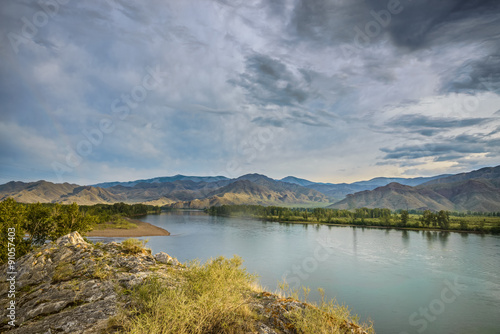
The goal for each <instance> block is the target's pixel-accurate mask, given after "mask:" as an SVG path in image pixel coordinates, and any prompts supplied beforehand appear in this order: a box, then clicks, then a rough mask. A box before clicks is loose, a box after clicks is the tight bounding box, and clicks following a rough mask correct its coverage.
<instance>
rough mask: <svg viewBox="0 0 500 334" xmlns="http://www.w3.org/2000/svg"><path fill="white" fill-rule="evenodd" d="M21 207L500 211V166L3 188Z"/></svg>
mask: <svg viewBox="0 0 500 334" xmlns="http://www.w3.org/2000/svg"><path fill="white" fill-rule="evenodd" d="M7 197H13V198H14V199H16V200H17V201H19V202H25V203H33V202H42V203H72V202H76V203H78V204H81V205H91V204H97V203H108V204H111V203H117V202H125V203H146V204H152V205H160V206H169V207H175V208H205V207H208V206H212V205H223V204H259V205H286V206H318V207H319V206H321V207H325V206H328V207H330V208H338V209H354V208H359V207H369V208H374V207H379V208H389V209H391V210H397V209H430V210H434V211H437V210H451V211H467V210H470V211H482V212H491V211H500V166H497V167H487V168H482V169H479V170H476V171H472V172H468V173H461V174H455V175H452V174H444V175H438V176H433V177H419V178H385V177H377V178H374V179H371V180H367V181H359V182H354V183H339V184H334V183H318V182H312V181H309V180H305V179H301V178H297V177H294V176H287V177H285V178H283V179H281V180H275V179H271V178H269V177H267V176H265V175H261V174H247V175H243V176H240V177H238V178H234V179H230V178H227V177H224V176H185V175H175V176H169V177H156V178H152V179H143V180H136V181H128V182H106V183H99V184H94V185H86V186H80V185H77V184H70V183H60V184H56V183H51V182H47V181H43V180H40V181H37V182H29V183H25V182H19V181H18V182H15V181H12V182H9V183H6V184H3V185H0V200H4V199H5V198H7Z"/></svg>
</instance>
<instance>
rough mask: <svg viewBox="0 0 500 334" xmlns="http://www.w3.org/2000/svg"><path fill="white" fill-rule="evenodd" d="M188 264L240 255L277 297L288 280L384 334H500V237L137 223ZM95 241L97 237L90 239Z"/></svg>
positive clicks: (169, 216) (185, 220) (180, 215)
mask: <svg viewBox="0 0 500 334" xmlns="http://www.w3.org/2000/svg"><path fill="white" fill-rule="evenodd" d="M140 219H141V220H143V221H146V222H149V223H151V224H154V225H156V226H159V227H162V228H165V229H166V230H168V231H169V232H170V233H171V236H166V237H165V236H164V237H149V238H147V239H149V243H148V246H149V247H150V248H151V249H152V250H153V252H154V253H157V252H160V251H164V252H167V253H169V254H170V255H172V256H175V257H177V258H178V259H179V261H181V262H184V261H188V260H191V259H195V258H197V259H200V260H201V261H205V260H206V259H208V258H210V257H216V256H219V255H223V256H226V257H231V256H233V254H237V255H239V256H241V257H242V258H243V260H244V266H245V267H246V268H247V269H248V271H250V272H252V273H256V274H258V275H259V280H260V283H261V284H262V285H263V286H264V287H266V288H267V289H268V290H270V291H275V290H277V288H278V285H277V282H278V281H282V280H283V278H284V277H286V280H287V282H288V283H289V285H290V286H292V287H297V286H299V285H303V286H308V287H310V288H311V294H310V299H313V300H317V299H318V298H319V296H318V293H317V291H316V290H317V288H319V287H321V288H323V289H324V290H325V292H326V296H327V297H328V298H336V300H337V301H338V302H339V303H344V304H346V305H348V306H349V308H350V309H351V310H352V311H353V312H354V313H356V314H358V315H359V316H360V318H361V320H362V321H364V320H367V319H371V320H373V322H374V327H375V330H376V332H377V333H396V334H412V333H429V334H430V333H440V334H443V333H467V334H469V333H496V334H498V333H500V237H499V236H492V235H476V234H461V233H447V232H428V231H425V232H424V231H401V230H389V229H369V228H356V227H338V226H324V225H303V224H285V223H272V222H262V221H258V220H251V219H238V218H226V217H212V216H208V215H206V214H204V213H202V212H196V211H179V212H168V213H163V214H161V215H148V216H144V217H141V218H140ZM92 239H98V238H92Z"/></svg>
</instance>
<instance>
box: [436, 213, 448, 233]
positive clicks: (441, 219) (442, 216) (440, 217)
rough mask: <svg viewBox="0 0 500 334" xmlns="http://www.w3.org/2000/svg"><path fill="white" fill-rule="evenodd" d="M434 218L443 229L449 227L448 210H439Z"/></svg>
mask: <svg viewBox="0 0 500 334" xmlns="http://www.w3.org/2000/svg"><path fill="white" fill-rule="evenodd" d="M436 218H437V222H438V224H439V226H440V227H441V228H442V229H443V230H447V229H449V228H450V213H449V212H448V211H444V210H441V211H439V212H438V214H437V217H436Z"/></svg>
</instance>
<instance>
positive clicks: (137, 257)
mask: <svg viewBox="0 0 500 334" xmlns="http://www.w3.org/2000/svg"><path fill="white" fill-rule="evenodd" d="M16 268H17V277H16V297H15V301H16V320H15V323H16V327H11V326H10V325H8V323H7V321H9V319H8V318H6V317H5V312H6V309H7V306H8V303H9V302H10V300H11V299H10V298H9V297H8V290H9V284H8V283H7V281H6V278H7V277H6V273H7V271H8V270H7V265H6V264H4V265H2V266H1V267H0V307H1V309H2V313H3V314H2V323H0V332H4V331H8V332H9V333H16V334H35V333H45V334H48V333H110V332H114V331H115V329H117V328H113V327H112V326H111V325H110V322H109V320H110V319H111V318H112V317H114V316H115V315H117V313H118V310H119V309H123V308H126V307H127V305H128V304H129V303H130V297H129V296H128V295H127V294H120V293H119V292H120V291H122V290H123V289H131V288H133V287H135V286H137V285H138V284H141V283H142V282H143V281H144V279H146V278H147V277H148V276H150V275H152V274H153V273H154V275H160V276H163V278H164V279H165V282H169V281H170V282H171V284H172V285H175V284H176V282H175V281H172V278H171V274H169V271H172V270H186V269H185V268H184V267H183V266H182V265H181V264H180V263H179V261H177V259H175V258H173V257H171V256H169V255H168V254H166V253H163V252H161V253H158V254H156V255H154V256H153V255H151V253H150V251H148V250H142V251H141V252H139V253H137V254H128V253H127V252H126V249H124V248H123V247H122V246H121V245H120V244H118V243H115V242H111V243H108V244H103V245H100V246H97V245H94V244H90V243H87V242H86V241H85V240H84V239H83V238H82V237H81V236H80V234H79V233H78V232H73V233H70V234H68V235H66V236H63V237H61V238H59V239H57V241H56V242H55V243H51V244H47V245H44V246H43V247H42V248H40V249H38V250H36V251H33V252H31V253H28V254H26V255H24V256H23V257H21V258H19V259H18V260H17V264H16ZM169 284H170V283H169ZM251 306H252V309H254V311H256V312H257V313H259V314H261V315H262V316H263V319H264V321H259V322H258V323H256V324H255V328H256V329H257V332H256V333H259V334H263V333H267V334H273V333H290V332H289V331H288V329H287V328H289V326H288V324H287V319H286V316H285V314H286V312H287V310H289V309H290V308H296V307H305V304H303V303H300V302H297V301H294V300H291V299H280V298H278V297H277V296H276V295H273V294H270V293H267V292H259V293H257V292H256V298H255V303H252V305H251ZM345 327H346V329H347V332H351V333H365V332H364V331H363V330H362V329H361V328H359V327H357V326H356V325H354V324H349V323H346V324H345Z"/></svg>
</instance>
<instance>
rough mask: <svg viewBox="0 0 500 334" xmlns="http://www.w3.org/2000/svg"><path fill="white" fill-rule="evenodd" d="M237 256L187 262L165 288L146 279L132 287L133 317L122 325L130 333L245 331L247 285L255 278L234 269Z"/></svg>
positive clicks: (248, 316) (247, 323)
mask: <svg viewBox="0 0 500 334" xmlns="http://www.w3.org/2000/svg"><path fill="white" fill-rule="evenodd" d="M241 263H242V260H241V258H239V257H233V258H232V259H225V258H223V257H218V258H216V259H211V260H209V261H208V262H207V263H206V264H204V265H200V263H199V262H196V261H195V262H191V264H190V268H189V269H188V270H184V271H181V272H179V273H178V275H180V279H181V280H182V281H183V283H182V284H180V285H179V286H178V287H169V286H166V285H164V284H162V282H161V281H160V280H159V279H151V280H149V281H148V282H146V283H145V284H143V285H142V286H141V287H140V288H139V289H137V290H136V291H134V293H133V299H134V301H135V307H136V309H137V311H138V312H139V313H138V314H139V315H138V316H137V317H136V318H135V319H133V320H129V322H128V323H127V324H126V325H125V327H126V329H127V331H129V332H130V333H141V334H142V333H155V334H156V333H163V334H168V333H175V334H184V333H185V334H187V333H189V334H201V333H221V334H226V333H228V334H229V333H247V332H249V331H252V328H251V324H252V321H249V319H252V317H253V316H252V312H251V311H250V309H249V307H248V302H249V301H250V296H251V288H250V284H251V283H252V282H253V281H254V279H255V277H254V276H253V275H250V274H248V273H247V272H246V270H245V269H242V268H240V266H241Z"/></svg>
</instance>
